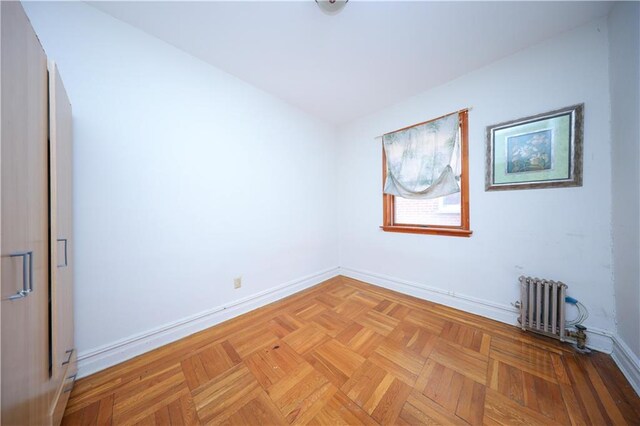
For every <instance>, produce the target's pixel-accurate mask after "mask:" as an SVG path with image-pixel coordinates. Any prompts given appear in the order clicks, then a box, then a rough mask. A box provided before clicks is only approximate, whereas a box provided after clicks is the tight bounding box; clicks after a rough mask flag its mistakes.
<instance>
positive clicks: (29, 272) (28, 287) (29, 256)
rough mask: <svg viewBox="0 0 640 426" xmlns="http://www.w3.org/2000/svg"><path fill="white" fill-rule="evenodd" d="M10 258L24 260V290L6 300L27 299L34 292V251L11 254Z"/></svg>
mask: <svg viewBox="0 0 640 426" xmlns="http://www.w3.org/2000/svg"><path fill="white" fill-rule="evenodd" d="M9 257H21V258H22V288H21V289H20V290H18V292H17V293H16V294H14V295H12V296H9V297H7V298H6V299H5V300H18V299H22V298H24V297H27V296H28V295H29V293H31V292H32V291H33V251H22V252H18V253H13V254H10V255H9Z"/></svg>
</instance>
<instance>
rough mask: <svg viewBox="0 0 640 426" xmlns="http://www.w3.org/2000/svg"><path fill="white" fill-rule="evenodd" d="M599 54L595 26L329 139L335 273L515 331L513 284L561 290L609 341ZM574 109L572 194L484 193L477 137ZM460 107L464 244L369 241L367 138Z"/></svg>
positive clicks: (374, 203)
mask: <svg viewBox="0 0 640 426" xmlns="http://www.w3.org/2000/svg"><path fill="white" fill-rule="evenodd" d="M607 55H608V48H607V26H606V20H605V19H602V20H599V21H596V22H594V23H592V24H589V25H586V26H583V27H581V28H578V29H576V30H573V31H571V32H569V33H565V34H564V35H561V36H560V37H557V38H554V39H552V40H549V41H548V42H546V43H543V44H541V45H537V46H534V47H531V48H528V49H526V50H524V51H521V52H519V53H517V54H515V55H513V56H510V57H508V58H505V59H503V60H501V61H498V62H495V63H494V64H492V65H490V66H487V67H485V68H482V69H479V70H477V71H474V72H472V73H470V74H467V75H465V76H463V77H461V78H459V79H456V80H454V81H451V82H450V83H447V84H444V85H442V86H439V87H437V88H434V89H432V90H429V91H427V92H424V93H422V94H420V95H418V96H415V97H413V98H410V99H408V100H406V101H404V102H401V103H399V104H396V105H394V106H392V107H390V108H387V109H385V110H382V111H380V112H378V113H376V114H372V115H369V116H367V117H364V118H362V119H360V120H357V121H355V122H353V123H351V124H349V125H347V126H344V127H343V128H341V129H339V141H340V144H339V161H340V174H339V176H340V181H341V182H342V185H341V186H340V202H339V206H340V209H341V211H340V218H341V220H340V265H341V266H342V267H344V268H345V271H346V272H347V273H348V274H351V275H353V276H356V277H362V278H365V279H366V278H367V277H368V278H369V279H370V280H373V281H376V282H379V283H381V284H385V283H386V284H390V285H393V283H396V284H397V283H403V282H405V283H407V284H409V286H405V287H404V288H405V289H412V291H413V292H415V293H416V294H421V295H424V296H425V297H430V298H433V299H434V300H439V301H442V302H445V303H450V304H453V305H455V306H461V307H465V308H466V309H470V310H475V311H476V312H481V313H483V314H485V315H492V316H493V317H494V318H498V319H501V320H503V321H514V320H515V317H516V315H515V314H514V313H513V312H512V311H513V308H512V307H511V306H510V305H509V304H510V303H511V302H513V301H515V300H517V299H519V286H518V281H517V279H518V276H519V275H521V274H527V275H533V276H539V277H544V278H550V279H555V280H562V281H564V282H566V283H567V284H568V285H569V294H571V295H573V296H574V297H576V298H578V299H579V300H581V301H582V302H583V303H584V304H585V305H586V306H587V307H588V309H589V310H590V313H591V316H590V318H589V320H588V321H587V322H586V325H587V326H588V327H593V328H596V329H602V330H606V331H609V332H613V331H614V327H615V323H614V321H615V312H614V296H613V286H612V271H611V267H612V266H611V264H612V256H611V244H612V243H611V196H610V190H611V165H610V160H611V156H610V150H611V145H610V135H609V118H610V109H609V90H608V86H609V80H608V72H607V62H608V58H607ZM582 102H584V104H585V128H584V135H585V137H584V186H583V187H580V188H566V189H541V190H521V191H503V192H485V191H484V173H485V166H484V161H485V128H486V126H488V125H491V124H495V123H500V122H503V121H507V120H511V119H517V118H520V117H524V116H528V115H533V114H537V113H543V112H545V111H549V110H553V109H556V108H560V107H564V106H568V105H573V104H577V103H582ZM464 107H472V108H473V109H472V110H471V111H470V113H469V143H470V147H469V156H470V166H469V168H470V203H471V207H470V213H471V228H472V230H473V231H474V233H473V236H472V237H471V238H468V239H467V238H458V237H447V236H432V235H416V234H397V233H385V232H383V231H381V230H379V229H378V227H379V226H380V225H381V223H382V197H381V179H382V177H381V173H382V166H381V146H380V143H378V142H376V141H374V138H375V137H376V136H378V135H381V134H383V133H385V132H388V131H391V130H394V129H398V128H401V127H404V126H407V125H410V124H413V123H417V122H421V121H424V120H427V119H430V118H433V117H437V116H440V115H443V114H446V113H449V112H452V111H455V110H458V109H460V108H464ZM395 287H398V286H395ZM420 288H428V289H430V291H426V292H425V291H420ZM452 295H453V296H455V297H451V296H452ZM459 297H462V299H460V298H459ZM485 302H486V303H485ZM568 315H569V317H571V316H572V315H573V312H569V313H568ZM594 338H595V337H594Z"/></svg>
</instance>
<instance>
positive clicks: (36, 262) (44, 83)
mask: <svg viewBox="0 0 640 426" xmlns="http://www.w3.org/2000/svg"><path fill="white" fill-rule="evenodd" d="M0 20H1V38H0V42H1V49H0V50H1V62H0V67H1V70H0V76H1V82H0V84H1V86H0V97H1V105H0V108H1V109H0V116H1V120H0V122H1V124H0V137H1V141H0V144H1V149H0V203H1V206H0V240H1V241H0V250H1V261H0V283H1V302H0V316H1V321H2V323H1V331H0V340H1V350H2V353H1V357H0V363H1V369H0V381H1V382H2V386H1V394H0V396H1V399H2V412H1V416H0V423H1V424H3V425H52V424H53V425H58V424H59V423H60V421H61V419H62V414H63V412H64V406H65V404H66V401H67V399H68V396H69V393H70V391H71V388H72V386H73V382H74V379H75V374H76V363H75V360H76V356H77V354H76V351H75V345H74V340H73V273H72V272H73V271H72V267H73V235H72V211H71V206H72V161H71V160H72V121H71V105H70V103H69V100H68V98H67V95H66V92H65V89H64V86H63V84H62V80H61V78H60V76H59V74H58V71H57V69H56V67H55V64H53V63H47V57H46V55H45V53H44V50H43V49H42V46H41V45H40V42H39V40H38V38H37V36H36V34H35V32H34V30H33V28H32V27H31V24H30V23H29V20H28V18H27V16H26V14H25V12H24V10H23V8H22V6H21V4H20V3H19V2H6V1H4V2H1V3H0Z"/></svg>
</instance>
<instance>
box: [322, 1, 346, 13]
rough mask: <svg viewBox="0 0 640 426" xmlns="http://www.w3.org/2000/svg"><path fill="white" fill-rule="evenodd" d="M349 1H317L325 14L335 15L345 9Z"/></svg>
mask: <svg viewBox="0 0 640 426" xmlns="http://www.w3.org/2000/svg"><path fill="white" fill-rule="evenodd" d="M348 1H349V0H316V3H317V4H318V6H319V7H320V9H321V10H322V11H323V12H324V13H326V14H328V15H335V14H336V13H339V12H340V11H341V10H342V9H344V7H345V5H346V4H347V2H348Z"/></svg>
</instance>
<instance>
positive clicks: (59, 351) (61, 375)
mask: <svg viewBox="0 0 640 426" xmlns="http://www.w3.org/2000/svg"><path fill="white" fill-rule="evenodd" d="M49 117H50V118H49V120H50V122H49V126H50V127H49V133H50V135H49V176H50V177H49V180H50V200H51V219H50V220H51V325H52V327H51V340H52V356H53V357H52V379H53V381H54V382H55V385H56V389H57V391H56V394H55V398H54V401H53V406H52V410H53V411H52V418H53V424H54V425H57V424H59V422H60V420H61V419H62V414H63V413H64V406H65V405H66V402H67V399H68V398H69V393H70V392H71V389H72V387H73V379H74V377H75V374H76V362H75V360H76V357H77V354H76V351H75V345H74V340H73V245H74V239H73V222H72V217H73V216H72V190H73V183H72V179H73V174H72V154H73V153H72V148H73V143H72V121H71V104H70V103H69V98H68V97H67V93H66V91H65V88H64V85H63V83H62V79H61V78H60V74H59V73H58V70H57V67H56V65H55V63H53V62H49Z"/></svg>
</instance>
